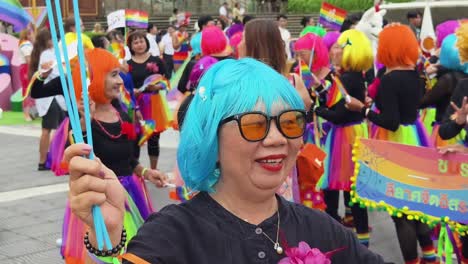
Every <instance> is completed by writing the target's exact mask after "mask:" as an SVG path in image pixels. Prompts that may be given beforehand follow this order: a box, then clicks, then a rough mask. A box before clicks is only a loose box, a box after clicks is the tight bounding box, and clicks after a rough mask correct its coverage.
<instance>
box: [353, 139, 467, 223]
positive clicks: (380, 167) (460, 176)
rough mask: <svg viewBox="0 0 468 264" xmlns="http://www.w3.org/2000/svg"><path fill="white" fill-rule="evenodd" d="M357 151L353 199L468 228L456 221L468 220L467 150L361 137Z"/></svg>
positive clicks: (394, 213)
mask: <svg viewBox="0 0 468 264" xmlns="http://www.w3.org/2000/svg"><path fill="white" fill-rule="evenodd" d="M353 154H354V158H353V160H354V161H355V162H356V169H355V176H354V177H353V178H352V181H353V185H352V187H351V188H352V191H351V195H352V202H354V203H360V204H362V205H364V206H366V207H368V208H370V209H373V208H374V209H384V210H387V211H388V213H390V214H391V215H392V216H397V217H407V218H408V219H410V220H413V219H415V220H420V221H422V222H424V223H427V224H428V225H430V226H434V225H436V224H438V223H440V222H443V223H446V224H449V225H450V226H451V227H453V228H456V230H457V231H458V232H465V231H467V230H468V226H462V225H460V224H458V223H457V222H459V223H465V224H467V223H468V155H467V154H461V153H449V154H445V155H442V154H440V153H439V152H438V150H437V149H433V148H423V147H414V146H409V145H402V144H397V143H392V142H388V141H379V140H371V139H360V140H357V142H356V144H355V147H354V150H353ZM405 215H406V216H405Z"/></svg>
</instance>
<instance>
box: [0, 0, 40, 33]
mask: <svg viewBox="0 0 468 264" xmlns="http://www.w3.org/2000/svg"><path fill="white" fill-rule="evenodd" d="M0 20H2V21H5V22H8V23H10V24H12V25H13V29H14V30H15V31H16V32H19V31H21V30H23V29H25V28H26V27H27V26H28V24H29V23H30V22H33V21H32V18H31V16H30V15H29V14H28V12H26V10H24V8H23V6H22V5H21V3H20V2H19V1H18V0H2V1H1V4H0Z"/></svg>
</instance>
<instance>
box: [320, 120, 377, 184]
mask: <svg viewBox="0 0 468 264" xmlns="http://www.w3.org/2000/svg"><path fill="white" fill-rule="evenodd" d="M368 131H369V130H368V128H367V123H366V122H361V123H358V124H356V123H354V124H349V125H343V126H332V128H331V130H330V131H329V132H328V135H327V140H326V143H325V152H326V153H327V157H326V158H325V172H324V175H323V177H324V179H323V181H322V184H321V185H320V186H319V187H320V188H321V189H328V190H345V191H349V190H350V187H351V181H350V178H351V177H352V176H353V173H354V163H353V161H352V157H353V155H352V150H353V146H354V141H355V140H356V138H358V137H359V138H368V137H369V133H368Z"/></svg>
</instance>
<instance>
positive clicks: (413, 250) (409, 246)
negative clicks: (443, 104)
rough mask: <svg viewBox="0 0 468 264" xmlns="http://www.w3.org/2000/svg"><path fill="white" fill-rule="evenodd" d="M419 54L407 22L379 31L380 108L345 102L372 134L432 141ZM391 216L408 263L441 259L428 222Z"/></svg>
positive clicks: (407, 140) (382, 137)
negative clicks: (422, 108)
mask: <svg viewBox="0 0 468 264" xmlns="http://www.w3.org/2000/svg"><path fill="white" fill-rule="evenodd" d="M418 57H419V45H418V41H417V40H416V37H415V36H414V34H413V32H412V31H411V29H410V28H409V27H408V26H404V25H400V24H392V25H389V26H387V27H386V28H385V29H384V30H383V31H382V32H381V33H380V36H379V47H378V49H377V59H378V61H380V62H381V63H382V64H384V65H385V67H386V73H385V74H384V76H383V77H382V78H381V83H380V87H379V88H378V91H377V95H376V99H375V106H376V107H377V108H378V110H379V112H375V111H373V110H371V109H370V108H368V107H366V106H365V105H364V103H362V102H361V101H359V100H357V99H355V98H350V100H349V103H347V105H346V106H347V107H348V109H350V110H353V111H356V112H360V113H361V114H362V116H363V117H367V119H368V120H369V121H371V122H372V123H373V124H374V127H373V129H372V134H371V137H372V138H374V139H379V140H388V141H393V142H398V143H401V144H407V145H414V146H425V147H428V146H429V145H430V143H429V138H428V136H427V133H426V131H425V128H424V126H423V124H422V122H421V121H420V120H419V118H418V103H419V102H420V101H421V99H422V97H423V95H424V90H425V85H424V81H423V80H422V79H421V78H420V77H419V73H418V72H417V71H416V61H417V60H418ZM392 218H393V220H394V222H395V227H396V231H397V236H398V241H399V242H400V248H401V251H402V253H403V258H404V260H405V263H439V262H438V261H437V257H436V255H435V249H434V246H433V242H432V239H431V229H430V228H429V227H428V226H427V225H426V224H423V223H421V222H418V221H410V220H407V219H406V217H405V216H403V217H396V216H393V217H392ZM418 241H419V245H420V246H421V248H422V251H423V258H422V262H420V261H421V260H420V259H419V257H418V248H417V244H418Z"/></svg>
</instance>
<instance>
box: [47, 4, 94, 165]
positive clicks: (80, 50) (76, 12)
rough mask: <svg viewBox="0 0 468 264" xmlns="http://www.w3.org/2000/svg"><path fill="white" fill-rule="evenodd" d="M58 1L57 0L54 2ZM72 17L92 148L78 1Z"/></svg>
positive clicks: (90, 139)
mask: <svg viewBox="0 0 468 264" xmlns="http://www.w3.org/2000/svg"><path fill="white" fill-rule="evenodd" d="M56 1H59V0H56ZM73 15H74V16H75V28H76V36H77V42H78V59H79V61H80V78H81V86H82V88H83V89H82V91H83V95H82V97H83V106H84V114H85V116H84V117H85V124H86V136H87V142H88V145H90V146H93V134H92V131H91V114H90V111H89V97H88V84H87V81H86V64H85V54H84V48H83V40H82V36H81V19H80V10H79V6H78V0H73ZM89 158H90V159H94V152H93V151H91V153H90V155H89Z"/></svg>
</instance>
